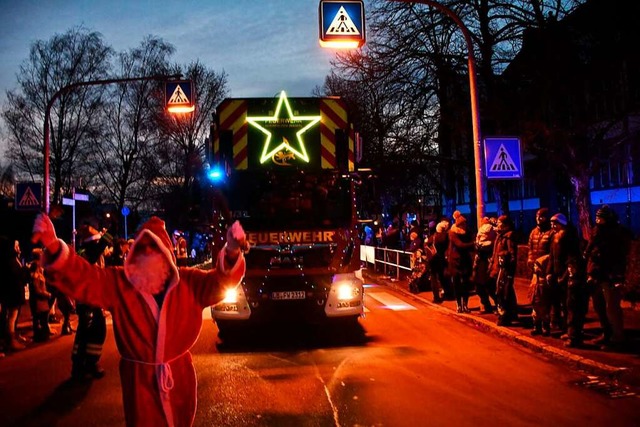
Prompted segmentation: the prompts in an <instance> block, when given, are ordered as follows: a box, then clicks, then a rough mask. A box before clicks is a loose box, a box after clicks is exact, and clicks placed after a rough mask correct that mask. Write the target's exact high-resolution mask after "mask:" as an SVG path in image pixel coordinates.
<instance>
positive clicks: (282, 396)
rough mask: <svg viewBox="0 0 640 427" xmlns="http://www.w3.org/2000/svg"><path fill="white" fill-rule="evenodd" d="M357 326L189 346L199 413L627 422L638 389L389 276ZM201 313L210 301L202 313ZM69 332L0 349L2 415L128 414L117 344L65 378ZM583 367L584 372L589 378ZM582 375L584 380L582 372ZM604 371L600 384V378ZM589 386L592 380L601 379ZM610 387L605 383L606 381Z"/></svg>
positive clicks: (205, 336) (220, 417) (209, 337)
mask: <svg viewBox="0 0 640 427" xmlns="http://www.w3.org/2000/svg"><path fill="white" fill-rule="evenodd" d="M366 307H367V313H366V317H365V318H363V319H360V321H359V324H358V325H357V326H356V327H346V326H344V325H333V326H332V327H326V328H318V327H306V326H304V325H297V326H296V327H287V328H284V327H280V328H277V329H270V330H255V331H252V333H248V334H245V335H242V336H239V337H238V339H236V340H232V341H226V342H222V341H220V340H219V339H218V338H217V330H216V328H215V326H214V325H213V323H212V322H211V320H210V319H206V320H205V323H204V326H203V330H202V333H201V336H200V338H199V340H198V342H197V343H196V345H195V347H194V348H193V351H192V353H193V355H194V361H195V364H196V370H197V372H198V381H199V383H198V412H197V416H196V422H195V424H196V425H197V426H416V425H432V426H466V425H474V426H489V425H490V426H526V425H531V426H540V425H549V426H551V425H554V426H585V425H589V426H607V427H611V426H632V425H638V423H639V422H640V421H639V418H638V415H639V414H640V411H639V410H638V409H637V408H638V407H640V405H638V403H639V402H638V398H637V397H635V396H633V397H622V398H614V397H612V396H615V395H616V393H615V387H608V385H607V382H606V380H603V379H594V378H591V379H588V378H587V376H586V374H585V373H582V372H580V371H574V370H571V369H570V368H568V367H567V366H566V365H564V364H559V363H557V362H554V361H553V360H545V359H544V356H542V355H541V354H539V353H533V352H530V351H529V350H527V349H525V348H523V347H521V346H518V345H514V344H512V343H511V342H509V341H508V340H504V339H501V338H500V337H497V336H495V335H493V334H489V333H486V332H484V331H482V330H479V329H476V328H474V327H471V326H470V325H469V324H466V323H463V322H459V321H456V320H455V318H453V317H451V316H446V315H443V314H442V313H441V312H439V311H438V310H434V309H433V308H430V307H429V306H428V305H426V304H424V303H422V302H420V301H419V300H417V299H412V298H411V297H408V296H406V295H403V294H400V293H396V292H395V291H394V290H392V289H390V288H388V287H384V286H375V285H374V286H370V287H368V288H367V296H366ZM203 315H204V316H205V317H207V312H206V311H205V312H204V313H203ZM71 346H72V337H59V338H56V339H55V340H53V341H51V342H49V343H46V344H42V345H38V346H34V347H32V348H30V349H29V350H26V351H23V352H19V353H16V354H13V355H10V356H8V357H6V358H4V359H1V360H0V425H3V426H11V425H19V426H114V425H123V424H124V417H123V413H122V403H121V401H120V381H119V377H118V373H117V363H118V355H117V351H116V349H115V343H114V339H113V333H112V330H111V329H109V333H108V338H107V342H106V345H105V351H104V353H103V366H104V367H105V368H106V370H107V375H106V377H105V378H103V379H101V380H96V381H93V382H87V383H82V384H70V383H69V382H67V381H66V380H67V378H68V373H69V365H70V360H69V357H70V353H71ZM589 380H590V382H589ZM586 383H588V384H586ZM598 384H599V385H598ZM596 385H597V386H596ZM609 386H610V385H609Z"/></svg>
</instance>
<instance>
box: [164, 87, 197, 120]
mask: <svg viewBox="0 0 640 427" xmlns="http://www.w3.org/2000/svg"><path fill="white" fill-rule="evenodd" d="M194 98H195V93H194V90H193V84H192V83H191V80H178V81H171V82H167V83H166V85H165V91H164V101H165V104H166V106H167V111H169V112H170V113H191V112H193V111H194V110H195V109H196V107H195V99H194Z"/></svg>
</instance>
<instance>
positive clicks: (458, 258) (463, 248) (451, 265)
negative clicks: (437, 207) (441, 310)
mask: <svg viewBox="0 0 640 427" xmlns="http://www.w3.org/2000/svg"><path fill="white" fill-rule="evenodd" d="M474 246H475V243H474V241H473V236H472V235H471V233H470V232H469V231H468V230H467V219H466V218H465V217H464V215H462V214H460V215H458V217H457V218H456V222H455V224H454V225H453V226H452V227H451V230H449V249H448V251H447V261H448V269H449V277H451V284H452V285H453V294H454V296H455V298H456V305H457V310H458V313H469V312H470V310H469V307H468V302H469V292H470V290H471V289H470V288H471V281H470V279H471V268H472V267H473V248H474Z"/></svg>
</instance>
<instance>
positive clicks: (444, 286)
mask: <svg viewBox="0 0 640 427" xmlns="http://www.w3.org/2000/svg"><path fill="white" fill-rule="evenodd" d="M535 220H536V225H535V227H534V228H533V229H532V230H531V231H530V233H528V235H523V236H522V237H519V234H518V233H517V232H516V231H515V230H514V223H513V221H512V220H511V218H510V217H509V216H508V215H501V216H499V217H497V218H489V217H486V218H483V219H482V220H481V222H480V224H479V227H478V230H477V232H476V233H473V232H472V231H471V230H470V229H469V226H468V225H467V219H466V218H465V216H464V215H462V214H461V213H460V212H459V211H456V212H454V214H453V217H452V218H441V219H440V220H439V221H438V222H435V221H430V222H429V225H428V227H425V229H424V230H423V229H421V227H419V226H418V224H417V222H416V221H413V222H412V223H411V224H407V225H406V227H404V230H403V228H402V227H400V226H399V225H398V222H397V221H394V222H393V223H391V224H390V225H389V226H388V228H386V229H384V228H380V229H379V230H378V232H377V233H376V235H375V236H374V235H373V233H369V234H370V236H369V242H370V243H372V244H373V245H378V246H382V247H386V248H391V249H399V250H404V251H409V252H411V253H412V254H413V257H412V266H413V273H412V276H411V277H410V289H413V290H414V291H417V290H418V289H419V288H420V284H419V283H420V282H422V283H423V284H425V285H427V286H423V289H424V288H427V287H430V290H431V292H432V294H433V302H435V303H441V302H442V301H443V300H444V299H447V300H455V302H456V308H457V311H458V312H459V313H469V312H470V309H469V306H468V303H469V296H470V295H471V294H472V293H473V292H475V294H476V295H477V296H478V297H479V299H480V304H481V307H480V311H481V313H483V314H492V313H495V314H496V315H497V323H498V325H502V326H508V325H511V324H512V323H514V322H516V321H518V315H519V313H518V301H517V296H516V292H515V288H514V280H515V275H516V268H517V262H518V252H517V251H518V246H519V245H526V246H527V249H528V252H527V266H526V271H527V272H526V275H527V277H528V278H529V279H530V287H529V293H528V297H529V301H527V303H530V304H531V307H532V313H531V314H532V319H533V329H532V330H531V334H532V335H534V336H535V335H542V336H551V333H552V330H555V331H557V332H558V333H559V335H560V338H561V339H562V340H563V341H564V345H565V346H567V347H580V346H582V345H583V344H584V340H585V337H584V330H583V329H584V323H585V317H586V314H587V312H588V308H589V303H590V301H591V303H592V305H593V308H594V310H595V312H596V314H597V316H598V320H599V322H600V325H601V328H602V335H601V336H600V337H598V338H597V339H596V340H594V341H593V344H596V345H598V346H600V347H601V348H603V349H608V348H618V347H620V346H622V345H623V343H624V339H625V338H624V326H623V313H622V308H621V300H622V284H623V283H624V279H625V270H626V262H627V254H628V251H629V244H630V241H631V237H632V235H631V233H630V232H629V231H627V230H626V229H625V228H624V227H623V226H622V225H621V224H620V223H619V220H618V217H617V215H616V213H615V211H614V210H613V209H611V208H610V207H609V206H607V205H603V206H602V207H600V208H599V209H598V210H597V211H596V216H595V224H594V226H593V228H592V230H591V233H590V235H589V236H585V238H584V239H581V238H580V236H579V233H578V231H577V229H576V227H575V226H574V225H573V224H572V223H571V222H570V221H568V219H567V217H566V216H565V215H564V214H563V213H555V214H554V215H550V212H549V209H547V208H540V209H538V210H537V212H536V216H535ZM403 235H408V236H409V239H408V245H406V244H405V245H404V246H403V245H402V243H401V242H402V241H403V239H402V236H403ZM365 239H366V235H365ZM365 243H367V241H366V240H365Z"/></svg>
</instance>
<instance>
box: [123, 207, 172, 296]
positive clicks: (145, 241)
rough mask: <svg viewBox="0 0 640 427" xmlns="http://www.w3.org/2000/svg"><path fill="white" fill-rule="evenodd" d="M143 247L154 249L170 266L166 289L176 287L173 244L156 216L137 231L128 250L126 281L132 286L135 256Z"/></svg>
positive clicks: (125, 264)
mask: <svg viewBox="0 0 640 427" xmlns="http://www.w3.org/2000/svg"><path fill="white" fill-rule="evenodd" d="M143 246H150V247H152V248H154V249H156V250H157V251H158V252H159V253H160V254H161V255H163V257H164V258H165V259H166V262H167V264H168V265H169V266H170V271H171V278H170V279H169V283H168V284H167V287H166V289H169V288H170V287H172V286H174V285H176V284H177V283H178V281H179V280H180V274H179V273H178V268H177V267H176V258H175V254H174V253H173V244H172V243H171V239H170V238H169V234H168V233H167V229H166V228H165V225H164V221H163V220H161V219H160V218H158V217H157V216H153V217H151V219H149V220H148V221H147V222H145V223H144V224H143V225H142V227H140V230H139V231H138V235H137V236H136V238H135V240H134V241H133V244H132V245H131V248H130V249H129V254H128V255H127V258H126V259H125V262H124V274H125V276H127V279H128V280H129V281H130V282H131V284H133V285H134V286H135V285H136V283H134V280H132V276H133V274H132V270H133V268H134V267H133V266H134V265H135V262H136V258H137V255H138V254H139V253H140V248H141V247H143Z"/></svg>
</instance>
